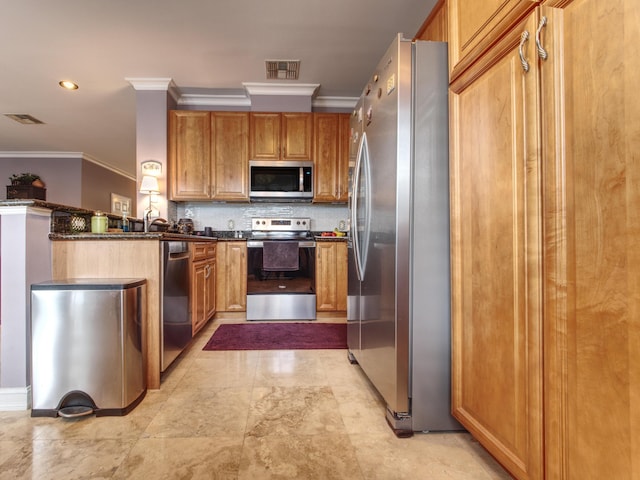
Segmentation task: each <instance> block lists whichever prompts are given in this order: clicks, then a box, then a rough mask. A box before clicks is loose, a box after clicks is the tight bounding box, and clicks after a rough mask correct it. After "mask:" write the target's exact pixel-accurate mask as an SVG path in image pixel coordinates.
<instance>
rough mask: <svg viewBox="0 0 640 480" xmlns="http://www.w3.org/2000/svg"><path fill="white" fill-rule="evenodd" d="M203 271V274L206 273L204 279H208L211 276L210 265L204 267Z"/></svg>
mask: <svg viewBox="0 0 640 480" xmlns="http://www.w3.org/2000/svg"><path fill="white" fill-rule="evenodd" d="M204 270H205V272H206V273H205V274H204V278H209V276H210V275H211V266H210V265H207V266H205V267H204Z"/></svg>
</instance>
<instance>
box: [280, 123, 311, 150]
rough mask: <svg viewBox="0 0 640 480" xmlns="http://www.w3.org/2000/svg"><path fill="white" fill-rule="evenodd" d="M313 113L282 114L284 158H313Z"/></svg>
mask: <svg viewBox="0 0 640 480" xmlns="http://www.w3.org/2000/svg"><path fill="white" fill-rule="evenodd" d="M312 135H313V114H312V113H283V114H282V140H281V142H282V153H281V156H282V160H311V158H312V157H311V144H312V142H311V140H312Z"/></svg>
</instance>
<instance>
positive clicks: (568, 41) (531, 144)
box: [449, 0, 640, 480]
mask: <svg viewBox="0 0 640 480" xmlns="http://www.w3.org/2000/svg"><path fill="white" fill-rule="evenodd" d="M476 3H477V2H468V1H466V0H449V4H450V6H451V9H450V12H449V14H450V31H451V32H453V34H454V39H453V41H452V42H451V43H450V49H452V54H451V57H450V60H451V61H452V64H451V67H452V79H453V80H452V83H451V111H450V118H451V168H450V171H451V215H452V222H451V228H452V236H451V238H452V250H451V252H452V296H453V298H452V322H453V332H452V339H453V398H452V402H453V405H452V410H453V414H454V415H455V416H456V418H458V419H459V420H460V421H461V422H462V423H463V425H464V426H465V427H466V428H467V429H469V431H470V432H471V433H472V434H473V435H474V436H475V437H476V438H477V439H478V440H479V441H480V442H481V443H482V445H484V446H485V447H486V448H487V450H489V451H490V452H491V453H492V454H493V455H494V456H495V457H496V458H497V459H498V460H499V461H500V462H501V463H502V464H503V465H504V466H505V467H506V468H507V469H508V470H509V471H510V473H511V474H512V475H514V476H515V477H516V478H519V479H541V478H548V479H567V480H569V479H574V478H616V479H629V480H630V479H634V478H640V464H639V463H638V462H637V461H636V460H635V459H637V458H640V441H639V440H638V439H639V438H640V402H639V401H638V400H640V315H638V312H640V294H639V293H638V292H640V274H639V273H638V272H640V265H639V264H640V247H639V246H638V245H639V244H640V242H638V241H637V238H638V235H639V234H640V215H638V213H637V211H638V208H637V206H638V205H640V188H638V187H639V186H640V162H638V161H637V160H638V159H637V152H638V151H640V135H638V134H637V132H639V131H640V99H639V97H638V96H637V95H636V94H635V92H634V89H635V88H636V85H637V84H638V82H639V81H640V67H639V66H638V63H637V62H629V61H628V59H629V58H639V57H638V54H639V52H640V49H639V47H638V46H639V45H640V29H639V28H638V18H640V6H639V5H638V4H637V2H633V0H607V1H605V0H591V1H587V0H574V1H566V0H565V1H560V0H558V1H554V2H544V5H543V6H541V7H537V8H535V9H533V10H532V11H531V12H530V13H529V14H527V12H526V11H525V12H524V16H522V15H515V13H514V12H515V11H516V10H517V9H522V8H525V10H526V9H528V8H530V7H531V6H534V5H532V3H534V2H524V1H523V2H502V3H499V2H493V3H496V5H498V4H499V5H500V8H499V9H497V10H496V11H495V12H485V13H486V15H485V13H482V15H480V17H481V18H475V19H474V18H467V17H470V16H472V14H473V12H474V11H475V10H474V8H475V9H476V10H477V9H482V8H486V5H485V4H484V3H483V6H482V7H479V6H477V5H476ZM480 3H482V2H480ZM485 3H486V2H485ZM472 4H473V5H476V6H475V7H474V6H473V5H472ZM489 4H491V2H489ZM516 4H517V5H516ZM525 4H528V5H525ZM553 6H555V7H556V8H551V7H553ZM511 7H513V8H511ZM505 8H506V9H507V10H508V12H507V11H506V10H504V9H505ZM501 12H502V13H505V12H507V14H506V15H502V13H501ZM521 13H522V12H521ZM501 16H502V17H503V18H502V19H500V18H499V17H501ZM514 16H515V17H518V19H516V20H515V22H512V23H511V24H509V22H508V21H507V20H505V19H508V18H511V19H512V20H513V19H514V18H515V17H514ZM543 18H544V20H543ZM483 19H485V20H483ZM473 22H476V27H473V28H472V27H470V26H469V25H471V24H473ZM483 22H484V23H483ZM492 25H494V26H496V25H497V26H501V27H500V28H498V27H495V28H498V32H499V35H496V30H495V28H494V29H493V30H492V28H490V27H491V26H492ZM474 28H475V30H474ZM463 31H467V32H476V33H475V35H476V36H475V37H474V36H473V35H471V34H468V35H467V37H468V39H467V40H468V42H467V44H465V43H464V41H463V40H465V38H467V37H465V35H461V34H460V32H463ZM523 32H527V33H525V34H524V35H523ZM456 36H457V37H456ZM537 44H539V47H540V48H542V49H543V50H544V52H543V51H541V50H539V49H538V48H537ZM463 45H467V46H466V47H463ZM473 45H476V46H475V47H474V46H473ZM482 45H490V47H488V48H486V49H485V50H483V49H482V48H481V47H478V46H482ZM543 57H544V58H546V59H544V58H543Z"/></svg>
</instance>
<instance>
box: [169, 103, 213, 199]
mask: <svg viewBox="0 0 640 480" xmlns="http://www.w3.org/2000/svg"><path fill="white" fill-rule="evenodd" d="M167 143H168V145H167V146H168V149H167V150H168V151H167V156H168V159H167V162H168V169H169V175H168V178H169V182H170V190H169V199H170V200H208V199H210V198H211V195H210V186H211V176H212V164H211V114H210V113H209V112H199V111H188V110H174V111H170V112H169V135H168V142H167Z"/></svg>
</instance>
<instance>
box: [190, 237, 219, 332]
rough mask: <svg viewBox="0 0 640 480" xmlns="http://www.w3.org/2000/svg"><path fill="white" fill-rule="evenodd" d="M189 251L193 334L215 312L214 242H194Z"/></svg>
mask: <svg viewBox="0 0 640 480" xmlns="http://www.w3.org/2000/svg"><path fill="white" fill-rule="evenodd" d="M189 248H190V252H191V325H192V334H193V335H194V336H195V335H196V334H197V333H198V332H199V331H200V330H201V329H202V327H204V326H205V325H206V323H207V322H208V321H209V320H210V319H211V317H213V315H214V314H215V312H216V244H215V243H213V242H202V243H200V242H197V243H196V242H194V243H190V244H189Z"/></svg>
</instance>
